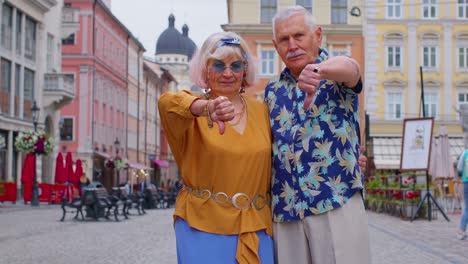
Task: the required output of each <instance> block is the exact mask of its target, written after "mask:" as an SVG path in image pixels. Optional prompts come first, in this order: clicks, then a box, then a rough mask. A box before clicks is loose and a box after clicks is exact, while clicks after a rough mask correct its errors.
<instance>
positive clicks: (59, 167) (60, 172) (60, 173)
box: [54, 152, 67, 183]
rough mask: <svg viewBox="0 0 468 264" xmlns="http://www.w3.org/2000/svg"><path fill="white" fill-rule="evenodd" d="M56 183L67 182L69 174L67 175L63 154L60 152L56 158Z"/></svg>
mask: <svg viewBox="0 0 468 264" xmlns="http://www.w3.org/2000/svg"><path fill="white" fill-rule="evenodd" d="M54 179H55V183H65V182H66V181H67V176H66V175H65V168H64V167H63V155H62V153H60V152H59V153H58V155H57V158H56V159H55V178H54Z"/></svg>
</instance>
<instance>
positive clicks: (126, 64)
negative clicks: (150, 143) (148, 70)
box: [125, 34, 130, 159]
mask: <svg viewBox="0 0 468 264" xmlns="http://www.w3.org/2000/svg"><path fill="white" fill-rule="evenodd" d="M129 41H130V34H129V35H128V36H127V54H126V59H125V83H126V84H127V90H126V92H127V98H126V99H127V100H126V104H125V137H126V138H127V139H126V140H125V157H126V158H127V159H128V88H129V85H128V49H129V46H130V44H129Z"/></svg>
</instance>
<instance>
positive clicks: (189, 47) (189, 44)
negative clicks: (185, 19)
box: [182, 24, 197, 60]
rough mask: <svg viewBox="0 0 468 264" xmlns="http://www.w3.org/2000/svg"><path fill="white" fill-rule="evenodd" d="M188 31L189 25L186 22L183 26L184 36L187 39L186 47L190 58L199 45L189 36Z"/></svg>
mask: <svg viewBox="0 0 468 264" xmlns="http://www.w3.org/2000/svg"><path fill="white" fill-rule="evenodd" d="M188 31H189V27H188V26H187V24H184V25H183V26H182V36H183V38H184V40H185V48H186V52H187V56H188V58H189V60H190V59H191V58H192V56H193V54H194V53H195V50H196V49H197V45H196V44H195V42H193V40H192V39H190V38H189V36H188Z"/></svg>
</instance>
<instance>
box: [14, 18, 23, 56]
mask: <svg viewBox="0 0 468 264" xmlns="http://www.w3.org/2000/svg"><path fill="white" fill-rule="evenodd" d="M22 32H23V14H22V13H21V12H20V11H16V54H18V55H21V45H22V44H23V42H22Z"/></svg>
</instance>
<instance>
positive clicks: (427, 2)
mask: <svg viewBox="0 0 468 264" xmlns="http://www.w3.org/2000/svg"><path fill="white" fill-rule="evenodd" d="M421 8H422V15H423V18H428V19H434V18H437V1H436V0H423V1H422V5H421Z"/></svg>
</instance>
